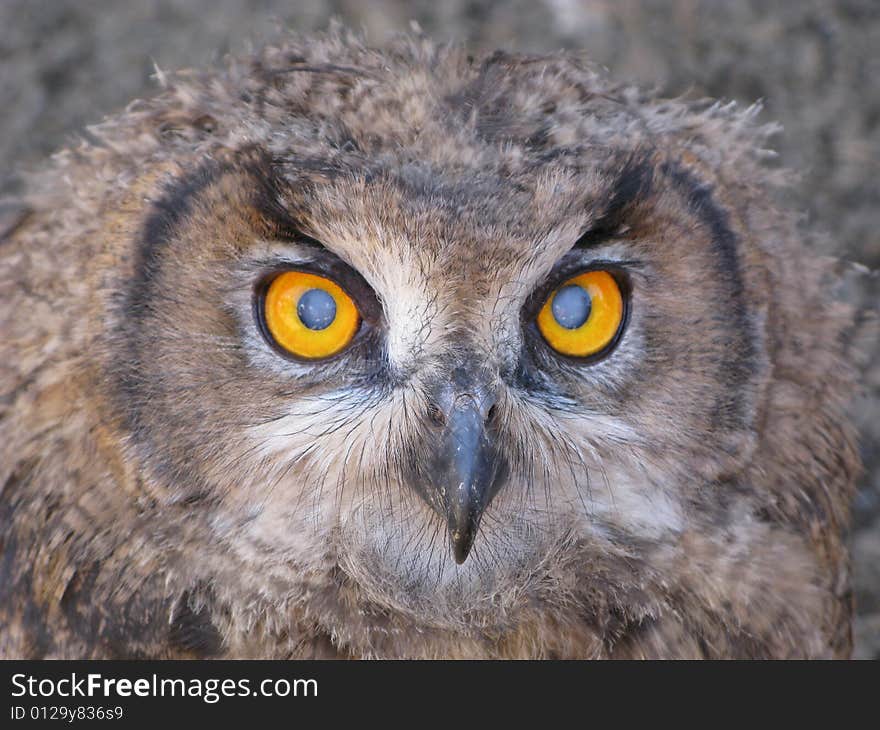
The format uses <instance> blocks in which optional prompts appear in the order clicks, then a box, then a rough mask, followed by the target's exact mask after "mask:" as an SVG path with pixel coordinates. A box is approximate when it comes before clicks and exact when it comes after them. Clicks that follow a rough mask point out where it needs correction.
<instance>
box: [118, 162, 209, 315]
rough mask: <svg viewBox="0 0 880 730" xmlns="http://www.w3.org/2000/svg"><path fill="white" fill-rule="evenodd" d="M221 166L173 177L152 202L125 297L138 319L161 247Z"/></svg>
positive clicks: (128, 307)
mask: <svg viewBox="0 0 880 730" xmlns="http://www.w3.org/2000/svg"><path fill="white" fill-rule="evenodd" d="M224 171H225V170H224V167H223V166H221V165H220V164H218V163H217V162H214V161H211V162H208V163H206V164H204V165H202V166H201V167H199V168H197V169H196V170H195V171H194V172H192V173H190V174H188V175H183V176H181V177H179V178H176V179H175V180H174V181H172V182H171V183H170V184H169V185H168V186H166V188H165V191H164V193H163V194H162V196H161V197H160V198H159V199H158V200H156V201H155V202H153V203H152V205H151V208H150V212H149V214H148V215H147V219H146V221H145V222H144V225H143V229H142V232H141V236H140V239H139V240H138V241H137V244H136V248H135V263H134V273H133V276H132V282H131V288H130V289H129V291H128V296H127V298H126V310H127V311H128V313H129V314H130V315H132V316H133V317H135V318H139V317H140V316H141V315H142V314H143V311H144V308H145V306H146V303H147V300H148V299H149V293H150V289H151V287H152V285H153V280H154V279H155V277H156V275H157V273H158V271H159V268H160V259H161V255H162V250H163V249H164V248H165V246H166V245H167V244H168V242H169V241H170V240H171V238H172V236H173V235H174V232H175V231H176V230H177V228H178V227H179V226H180V224H181V222H182V221H183V220H184V219H185V218H186V217H187V216H188V215H189V213H190V211H191V210H192V207H193V202H194V200H195V199H196V198H197V197H198V195H199V194H200V193H201V192H202V191H203V190H205V189H206V188H207V187H208V186H210V185H211V183H213V182H214V181H215V180H217V179H218V178H219V177H220V176H221V175H222V174H223V172H224Z"/></svg>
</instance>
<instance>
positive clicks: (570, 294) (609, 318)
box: [537, 271, 625, 358]
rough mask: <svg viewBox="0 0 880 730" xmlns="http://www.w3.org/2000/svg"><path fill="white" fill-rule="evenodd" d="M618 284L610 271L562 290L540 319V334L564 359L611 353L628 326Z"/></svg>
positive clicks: (575, 279) (585, 276)
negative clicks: (621, 331)
mask: <svg viewBox="0 0 880 730" xmlns="http://www.w3.org/2000/svg"><path fill="white" fill-rule="evenodd" d="M624 314H625V306H624V300H623V296H622V294H621V291H620V286H619V285H618V283H617V280H616V279H615V278H614V276H612V275H611V274H610V273H609V272H607V271H586V272H584V273H581V274H579V275H577V276H575V277H573V278H571V279H569V280H568V281H566V282H565V283H564V284H563V285H562V286H560V287H559V288H558V289H556V291H554V292H553V293H552V294H551V295H550V296H549V297H548V298H547V301H545V302H544V306H543V307H541V311H540V312H539V313H538V316H537V325H538V330H539V331H540V332H541V335H542V336H543V337H544V340H545V341H546V342H547V344H548V345H550V347H552V348H553V349H554V350H555V351H556V352H558V353H560V354H561V355H567V356H569V357H578V358H587V357H593V356H598V355H600V354H601V353H602V352H604V351H607V350H608V348H609V347H610V346H611V345H612V344H613V343H614V341H615V339H616V338H617V336H618V334H619V333H620V330H621V327H622V326H623V322H624Z"/></svg>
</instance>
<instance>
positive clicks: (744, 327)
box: [660, 161, 759, 428]
mask: <svg viewBox="0 0 880 730" xmlns="http://www.w3.org/2000/svg"><path fill="white" fill-rule="evenodd" d="M660 171H661V172H662V173H663V175H665V176H666V177H667V178H668V179H669V180H670V182H671V183H672V185H673V186H674V187H675V188H676V189H677V190H678V192H679V193H680V194H681V195H682V197H683V198H684V201H685V203H686V204H687V207H688V209H689V211H690V212H691V213H692V214H693V215H694V216H695V217H696V218H697V219H698V220H699V221H700V222H701V223H702V224H703V225H704V226H705V227H706V229H707V230H708V232H709V236H710V239H711V243H712V247H713V249H714V251H715V255H716V256H715V259H716V262H717V271H718V277H719V280H720V281H721V282H723V283H724V285H725V287H726V289H727V291H728V296H729V307H728V308H727V310H726V314H727V316H729V317H730V318H731V320H733V327H731V329H730V332H729V335H728V337H729V340H728V342H727V345H728V350H729V351H730V352H731V357H729V358H727V359H725V360H724V362H723V364H722V371H723V373H724V378H725V381H726V383H727V384H729V386H730V387H729V388H728V389H727V391H728V392H729V393H731V394H738V395H736V396H735V397H733V396H731V398H730V399H729V400H728V401H727V402H726V403H725V404H724V405H725V407H724V408H719V409H718V411H717V412H716V419H717V422H718V423H719V424H721V425H724V426H726V427H732V428H735V427H738V426H741V425H742V424H743V423H745V421H746V418H747V415H746V413H747V408H746V403H745V402H744V397H743V396H742V395H741V394H742V393H743V392H744V389H745V386H746V385H747V384H748V382H749V380H750V379H751V378H752V377H753V376H754V374H755V373H756V372H757V370H758V368H759V364H758V362H757V356H758V355H757V349H756V347H755V339H756V337H757V335H756V334H755V325H754V323H753V322H752V320H751V318H750V316H749V309H748V305H747V303H746V291H745V283H744V281H743V270H742V262H741V261H740V254H739V250H738V245H739V244H738V240H737V236H736V234H735V233H734V231H733V229H732V228H731V226H730V216H729V215H728V212H727V211H726V210H725V209H724V208H723V207H722V206H721V205H719V204H718V202H717V201H716V200H715V196H714V195H713V189H712V186H711V185H710V184H708V183H706V182H703V181H702V180H700V179H699V178H698V177H697V176H696V175H694V174H693V173H692V172H690V171H688V170H687V169H686V168H684V167H682V166H681V165H679V164H676V163H675V162H671V161H667V162H664V163H663V164H662V165H661V166H660Z"/></svg>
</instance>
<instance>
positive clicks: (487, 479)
mask: <svg viewBox="0 0 880 730" xmlns="http://www.w3.org/2000/svg"><path fill="white" fill-rule="evenodd" d="M432 405H433V417H432V420H433V426H432V428H433V429H434V430H435V433H437V432H438V431H439V433H437V439H436V441H435V442H434V444H432V445H431V446H429V450H428V453H427V454H426V455H425V456H426V457H427V463H426V464H425V465H424V467H427V468H424V467H423V469H422V470H420V471H421V472H422V474H423V478H422V479H421V480H419V481H420V484H421V488H420V489H419V493H420V496H421V497H422V498H423V499H424V500H425V501H426V502H427V503H428V504H429V505H430V506H431V507H432V508H433V509H434V511H435V512H437V513H438V514H439V515H440V516H441V517H443V518H444V519H445V520H446V525H447V527H448V530H449V538H450V541H451V543H452V553H453V556H454V557H455V562H456V563H458V564H461V563H463V562H464V561H465V560H466V559H467V557H468V555H469V554H470V551H471V548H472V547H473V544H474V539H475V538H476V536H477V531H478V530H479V527H480V520H481V519H482V517H483V512H484V511H485V509H486V507H488V506H489V503H490V502H491V501H492V498H493V497H494V496H495V494H496V493H497V492H498V489H499V488H500V485H501V482H502V481H503V479H504V477H505V475H506V471H507V469H506V465H505V463H504V460H503V459H502V458H501V457H500V455H499V453H498V451H497V448H496V439H495V429H494V426H493V424H492V421H493V416H494V413H495V408H494V405H495V397H494V395H493V394H492V392H491V390H490V388H489V387H488V385H487V384H486V382H485V379H481V378H480V377H479V376H478V375H476V374H475V373H473V372H471V371H469V370H467V369H464V368H458V369H456V370H455V371H453V374H452V377H451V378H450V380H449V381H448V382H444V383H440V384H438V386H437V387H436V389H435V390H434V401H433V404H432Z"/></svg>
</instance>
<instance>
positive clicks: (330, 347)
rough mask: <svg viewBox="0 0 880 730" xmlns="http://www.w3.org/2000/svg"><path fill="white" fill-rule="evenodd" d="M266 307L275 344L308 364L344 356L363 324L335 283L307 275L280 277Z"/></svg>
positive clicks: (297, 273) (277, 277) (268, 296)
mask: <svg viewBox="0 0 880 730" xmlns="http://www.w3.org/2000/svg"><path fill="white" fill-rule="evenodd" d="M263 307H264V310H263V312H264V317H265V322H266V328H267V329H268V330H269V333H270V334H271V335H272V337H273V338H274V339H275V342H277V343H278V345H279V346H280V347H283V348H284V349H285V350H287V351H288V352H290V353H291V354H292V355H295V356H296V357H301V358H304V359H307V360H319V359H321V358H325V357H330V356H331V355H335V354H336V353H337V352H340V351H341V350H342V349H343V348H345V347H346V346H347V345H348V343H349V342H351V340H352V338H353V337H354V336H355V334H356V333H357V331H358V327H359V326H360V322H361V317H360V313H359V312H358V309H357V306H356V305H355V303H354V302H353V301H352V300H351V297H350V296H348V294H346V293H345V292H344V291H343V290H342V288H341V287H340V286H339V285H338V284H337V283H336V282H335V281H332V280H330V279H327V278H325V277H323V276H318V275H317V274H308V273H306V272H304V271H286V272H284V273H283V274H279V275H278V276H276V277H275V279H273V280H272V283H271V284H269V289H268V291H267V292H266V297H265V300H264V302H263Z"/></svg>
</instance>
